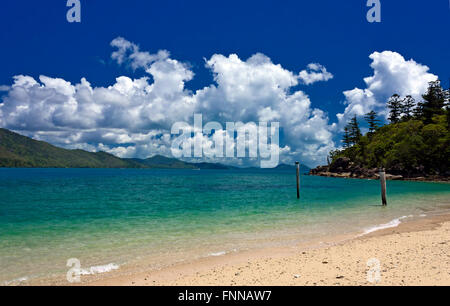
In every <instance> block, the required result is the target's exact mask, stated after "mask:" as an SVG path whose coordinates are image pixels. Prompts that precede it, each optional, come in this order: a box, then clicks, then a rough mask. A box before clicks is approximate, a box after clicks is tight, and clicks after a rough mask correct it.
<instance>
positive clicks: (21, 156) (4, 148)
mask: <svg viewBox="0 0 450 306" xmlns="http://www.w3.org/2000/svg"><path fill="white" fill-rule="evenodd" d="M0 168H135V169H192V170H202V169H204V170H205V169H216V170H229V169H245V168H238V167H234V166H229V165H223V164H220V163H207V162H200V163H191V162H185V161H181V160H178V159H175V158H170V157H165V156H162V155H155V156H153V157H150V158H147V159H139V158H119V157H117V156H114V155H112V154H110V153H107V152H102V151H100V152H87V151H84V150H80V149H75V150H69V149H63V148H59V147H56V146H54V145H51V144H49V143H47V142H44V141H39V140H34V139H32V138H29V137H26V136H23V135H21V134H18V133H15V132H12V131H10V130H7V129H3V128H0ZM291 168H292V169H294V166H290V165H285V164H280V165H278V167H276V168H275V169H282V170H287V169H291Z"/></svg>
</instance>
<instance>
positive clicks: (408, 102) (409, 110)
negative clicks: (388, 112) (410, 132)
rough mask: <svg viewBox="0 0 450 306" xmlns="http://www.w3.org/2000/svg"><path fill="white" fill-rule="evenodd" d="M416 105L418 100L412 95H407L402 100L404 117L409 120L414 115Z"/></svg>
mask: <svg viewBox="0 0 450 306" xmlns="http://www.w3.org/2000/svg"><path fill="white" fill-rule="evenodd" d="M415 106H416V100H414V98H413V97H411V96H409V95H408V96H406V98H405V99H403V101H402V113H403V114H404V119H405V120H409V119H411V118H412V117H413V115H414V108H415Z"/></svg>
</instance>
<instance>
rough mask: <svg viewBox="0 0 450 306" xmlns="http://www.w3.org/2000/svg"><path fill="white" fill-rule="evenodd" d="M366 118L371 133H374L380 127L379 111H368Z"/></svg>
mask: <svg viewBox="0 0 450 306" xmlns="http://www.w3.org/2000/svg"><path fill="white" fill-rule="evenodd" d="M364 118H365V119H366V121H367V124H369V133H370V134H373V133H374V132H375V131H376V130H377V129H378V123H379V122H380V121H379V120H378V119H377V113H376V112H374V111H371V112H370V113H367V114H366V116H365V117H364Z"/></svg>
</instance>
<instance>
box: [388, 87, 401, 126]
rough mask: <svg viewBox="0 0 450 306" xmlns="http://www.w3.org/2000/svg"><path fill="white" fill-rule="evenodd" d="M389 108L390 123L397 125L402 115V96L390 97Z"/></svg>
mask: <svg viewBox="0 0 450 306" xmlns="http://www.w3.org/2000/svg"><path fill="white" fill-rule="evenodd" d="M387 106H388V108H389V110H390V111H389V121H390V122H391V123H397V122H399V121H400V116H401V115H402V108H403V107H402V100H401V99H400V96H399V95H397V94H395V95H393V96H392V97H390V99H389V101H388V102H387Z"/></svg>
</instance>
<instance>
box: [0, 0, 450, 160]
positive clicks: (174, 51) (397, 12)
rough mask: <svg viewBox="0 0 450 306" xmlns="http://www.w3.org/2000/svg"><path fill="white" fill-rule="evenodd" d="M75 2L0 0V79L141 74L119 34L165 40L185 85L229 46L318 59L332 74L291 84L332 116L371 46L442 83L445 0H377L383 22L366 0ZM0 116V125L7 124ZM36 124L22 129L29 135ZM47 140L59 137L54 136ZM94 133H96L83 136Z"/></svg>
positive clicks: (282, 59)
mask: <svg viewBox="0 0 450 306" xmlns="http://www.w3.org/2000/svg"><path fill="white" fill-rule="evenodd" d="M81 4H82V22H81V23H68V22H67V21H66V12H67V10H68V8H67V7H66V1H65V0H60V1H44V0H41V1H26V2H23V1H12V0H6V1H2V4H1V6H2V8H1V10H0V28H1V30H0V41H1V46H2V47H1V48H0V67H1V70H0V85H7V86H9V85H11V84H13V79H12V78H13V76H15V75H26V76H30V77H33V78H35V79H36V80H38V78H39V76H40V75H45V76H48V77H52V78H61V79H64V80H66V81H69V82H71V83H72V84H76V83H79V82H80V79H81V78H86V79H87V80H88V81H89V82H90V84H91V85H92V86H93V87H108V86H111V85H113V84H114V83H115V80H116V78H117V77H119V76H128V77H130V78H132V79H134V78H140V77H143V76H148V75H147V73H146V72H145V71H144V69H137V70H134V69H132V68H131V67H130V66H129V65H119V64H118V63H117V61H116V60H114V59H112V58H111V53H112V52H113V51H114V49H113V48H112V47H111V46H110V43H111V41H112V40H113V39H115V38H117V37H123V38H125V39H126V40H127V41H130V42H133V43H135V44H137V45H139V47H140V50H142V51H148V52H149V53H151V54H154V53H156V52H157V51H158V50H161V49H164V50H168V51H169V52H170V58H173V59H176V60H178V61H180V62H183V63H185V64H186V65H188V66H189V70H190V71H192V72H193V73H194V74H195V77H193V78H192V79H191V80H188V81H186V83H185V88H186V89H187V90H192V91H196V90H199V89H202V88H204V87H205V86H209V85H210V84H214V79H213V72H212V70H211V69H209V68H207V67H205V59H207V60H208V59H211V57H212V56H213V55H214V54H222V55H224V56H226V57H227V56H229V55H230V54H236V55H237V56H238V57H239V58H240V59H241V60H242V61H245V60H247V59H248V58H249V57H251V56H252V55H254V54H255V53H262V54H264V55H265V56H267V57H268V58H270V60H271V61H272V62H273V63H274V64H280V65H281V66H282V67H283V69H285V70H287V71H291V72H293V73H298V72H300V71H301V70H304V69H305V68H306V66H307V65H308V64H309V63H320V64H321V65H323V66H325V67H326V69H327V71H329V72H330V73H332V74H333V76H334V77H333V78H332V79H330V80H328V81H326V82H317V83H314V84H312V85H305V84H301V83H300V84H298V85H295V86H293V87H290V88H288V91H289V92H291V93H292V92H295V91H297V90H300V91H302V92H304V93H305V94H307V95H308V96H309V99H310V102H311V106H310V108H311V109H314V108H319V109H321V110H322V111H324V112H325V113H326V114H327V116H328V119H329V120H328V125H330V126H331V125H332V123H338V120H337V118H336V114H338V113H343V112H344V109H345V108H346V105H345V104H344V103H347V105H348V104H349V103H348V102H345V101H347V100H349V98H348V97H347V96H345V95H344V94H343V92H344V91H346V90H352V89H354V88H355V87H357V88H361V89H365V88H368V87H369V84H366V83H365V82H364V80H363V78H364V77H368V76H372V75H373V74H374V69H373V67H371V66H370V65H371V63H372V62H373V61H374V59H370V58H369V55H371V54H372V53H374V52H376V51H378V52H383V51H393V52H396V53H398V54H400V55H401V56H403V57H404V58H405V60H406V61H408V60H410V59H413V60H414V61H415V62H416V63H417V64H420V65H426V66H428V67H429V73H431V74H433V75H435V76H438V77H439V78H440V79H441V80H442V81H443V84H444V85H445V87H448V82H449V81H448V80H449V77H450V75H449V71H450V60H449V59H450V57H449V54H450V40H449V35H450V34H449V29H450V8H449V2H448V1H447V0H436V1H406V0H396V1H392V0H389V1H388V0H381V4H382V11H381V18H382V22H381V23H368V22H367V20H366V12H367V10H368V9H369V8H367V7H366V1H365V0H350V1H334V0H323V1H264V0H260V1H139V0H128V1H113V0H109V1H100V0H84V1H83V0H81ZM380 61H383V60H380ZM380 67H381V68H380V69H383V68H382V65H380ZM380 71H381V70H380ZM414 82H415V81H414ZM414 82H412V83H411V84H415V83H414ZM6 93H7V92H6ZM6 93H4V94H6ZM383 94H387V91H386V92H383ZM380 96H383V95H380ZM380 102H381V101H378V103H380ZM3 103H5V102H4V101H3ZM11 103H12V102H11ZM3 115H4V116H5V114H3ZM0 122H1V121H0ZM5 122H6V121H5V119H4V120H3V122H2V125H3V126H4V127H8V128H12V127H14V124H7V123H5ZM15 127H16V128H15V130H19V129H18V128H17V125H16V126H15ZM330 131H331V133H332V134H333V135H332V137H331V138H330V139H332V140H333V141H335V146H338V145H339V143H338V137H339V131H338V130H333V128H330ZM37 132H38V131H37V130H36V129H32V128H24V129H23V133H24V134H28V135H30V136H35V138H36V135H38V133H37ZM41 132H45V131H44V130H41ZM42 137H44V136H42ZM37 138H39V136H37ZM44 139H45V140H49V141H51V140H52V139H51V138H44ZM52 142H53V143H55V144H61V143H59V141H58V140H56V139H55V140H54V141H52ZM95 143H96V140H95V139H92V140H90V141H86V142H85V144H89V145H95ZM66 144H67V143H66ZM67 145H68V146H70V145H71V144H70V143H68V144H67ZM110 147H115V146H114V145H113V144H111V146H110ZM291 147H292V146H291ZM310 153H311V152H310ZM308 154H309V153H308ZM321 154H322V155H323V153H321ZM322 160H323V158H322ZM317 162H318V161H316V160H313V159H311V163H317Z"/></svg>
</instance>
